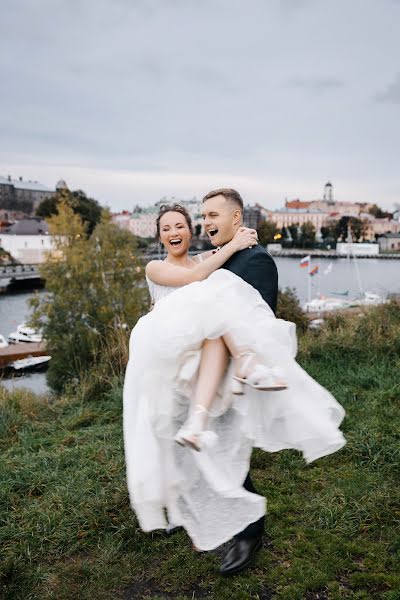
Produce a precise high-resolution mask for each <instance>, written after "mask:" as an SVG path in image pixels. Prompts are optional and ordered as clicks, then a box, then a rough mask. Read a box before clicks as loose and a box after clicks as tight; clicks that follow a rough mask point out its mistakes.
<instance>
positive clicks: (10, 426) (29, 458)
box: [0, 304, 400, 600]
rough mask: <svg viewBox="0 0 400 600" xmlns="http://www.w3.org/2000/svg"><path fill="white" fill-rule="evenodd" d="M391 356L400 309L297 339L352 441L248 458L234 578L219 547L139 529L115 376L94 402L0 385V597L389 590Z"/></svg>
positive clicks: (368, 594)
mask: <svg viewBox="0 0 400 600" xmlns="http://www.w3.org/2000/svg"><path fill="white" fill-rule="evenodd" d="M399 355H400V308H399V307H398V306H396V305H394V304H393V305H390V306H387V307H382V308H377V309H373V310H372V311H370V312H369V313H368V315H367V316H364V317H361V318H360V317H349V318H344V317H335V318H334V319H333V320H331V321H330V323H329V326H328V328H327V329H326V330H325V331H324V332H320V333H311V332H310V333H308V334H306V335H305V336H304V337H303V338H302V340H301V354H300V360H301V363H302V364H303V365H304V366H305V368H306V369H307V370H308V372H309V373H310V374H311V375H312V376H313V377H315V378H316V379H317V380H318V381H319V382H320V383H321V384H323V385H325V386H326V387H327V388H328V389H330V390H331V391H332V392H333V393H334V394H335V396H336V397H337V399H338V400H339V401H340V402H341V403H342V404H343V405H344V407H345V408H346V411H347V417H346V419H345V422H344V425H343V430H344V432H345V435H346V438H347V440H348V443H347V446H346V447H345V448H344V449H343V450H341V451H340V452H338V453H337V454H335V455H333V456H330V457H326V458H324V459H321V460H318V461H316V463H313V464H312V465H310V466H307V465H305V464H304V462H303V460H302V458H301V457H300V455H299V454H298V453H296V452H293V451H286V452H281V453H279V454H273V455H271V454H266V453H263V452H261V451H255V452H254V455H253V461H252V473H253V475H254V480H255V481H256V483H257V486H258V488H259V491H260V493H263V494H264V495H265V496H266V497H267V500H268V516H267V521H266V538H265V540H266V542H265V545H264V548H263V549H262V551H261V553H260V555H259V557H258V559H257V561H256V563H255V565H254V567H252V568H251V569H249V570H247V571H246V572H245V573H244V574H242V575H240V576H237V577H235V578H232V579H223V578H221V577H220V576H219V575H218V564H219V556H218V553H217V552H213V553H206V554H198V553H196V552H194V551H193V550H192V547H191V543H190V540H189V539H188V538H187V536H186V535H185V534H184V533H183V532H181V533H178V534H176V535H174V536H172V537H166V536H164V535H163V534H162V533H154V534H144V533H143V532H141V531H140V529H139V528H138V524H137V521H136V519H135V516H134V514H133V513H132V511H131V510H130V508H129V506H128V498H127V492H126V485H125V473H124V461H123V447H122V435H121V434H122V432H121V383H120V381H118V380H117V379H116V380H115V381H114V384H112V385H110V386H109V388H108V390H107V391H106V392H104V393H103V394H100V395H98V396H97V397H96V398H93V399H92V400H91V401H90V400H88V399H87V395H88V394H87V393H85V394H80V395H78V394H76V395H75V396H72V395H71V394H70V395H69V396H68V395H67V396H65V397H63V398H60V399H58V400H51V399H49V398H47V399H46V398H45V399H43V398H37V397H35V396H34V395H32V394H29V393H28V392H22V391H18V392H14V393H12V394H10V393H8V392H6V391H5V390H2V391H1V392H0V397H1V400H0V409H1V413H0V449H1V455H2V460H1V465H0V483H1V487H0V547H1V551H0V569H1V571H0V597H1V598H2V599H4V600H16V599H24V600H30V599H40V600H46V599H50V598H51V599H56V600H64V599H78V600H93V599H96V600H103V599H117V598H125V599H128V598H129V599H135V600H140V599H146V598H152V599H154V600H157V599H158V600H161V599H167V598H173V599H176V600H189V599H193V598H215V599H217V600H219V599H221V600H232V599H234V600H250V599H259V600H267V599H269V598H276V599H278V600H296V599H299V600H314V599H320V600H323V599H329V600H339V599H343V598H346V599H347V598H351V599H359V600H361V599H362V600H364V599H369V598H376V599H383V600H398V599H399V598H400V575H399V571H398V565H399V553H400V541H399V537H400V536H399V526H398V525H399V506H400V494H399V482H398V478H397V474H398V465H399V458H400V456H399V454H400V451H399V449H400V444H399V436H398V431H399V397H400V378H399V373H400V359H399ZM94 388H96V386H94ZM94 388H93V389H94ZM97 393H98V392H97Z"/></svg>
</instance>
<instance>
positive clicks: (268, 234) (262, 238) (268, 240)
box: [257, 221, 278, 246]
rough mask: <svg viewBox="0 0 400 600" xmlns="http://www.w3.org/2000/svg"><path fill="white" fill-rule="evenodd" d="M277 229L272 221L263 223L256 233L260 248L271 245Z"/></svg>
mask: <svg viewBox="0 0 400 600" xmlns="http://www.w3.org/2000/svg"><path fill="white" fill-rule="evenodd" d="M277 231H278V229H277V227H276V225H275V223H273V222H272V221H263V222H262V223H261V225H260V226H259V228H258V230H257V233H258V239H259V242H260V244H261V245H262V246H266V245H267V244H272V243H273V241H274V235H276V233H277Z"/></svg>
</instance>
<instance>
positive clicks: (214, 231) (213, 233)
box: [207, 229, 218, 237]
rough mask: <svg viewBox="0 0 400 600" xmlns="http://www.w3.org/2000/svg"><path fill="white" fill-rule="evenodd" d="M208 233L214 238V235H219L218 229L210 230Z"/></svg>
mask: <svg viewBox="0 0 400 600" xmlns="http://www.w3.org/2000/svg"><path fill="white" fill-rule="evenodd" d="M207 233H208V235H209V236H210V237H214V235H215V234H216V233H218V229H209V230H208V231H207Z"/></svg>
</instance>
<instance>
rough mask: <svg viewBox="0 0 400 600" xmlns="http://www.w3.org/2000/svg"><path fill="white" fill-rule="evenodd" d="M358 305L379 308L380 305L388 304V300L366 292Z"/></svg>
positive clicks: (358, 301)
mask: <svg viewBox="0 0 400 600" xmlns="http://www.w3.org/2000/svg"><path fill="white" fill-rule="evenodd" d="M356 303H357V305H360V306H378V305H379V304H386V303H387V300H386V298H382V296H380V295H379V294H375V293H374V292H365V294H364V297H363V298H361V299H360V300H357V301H356Z"/></svg>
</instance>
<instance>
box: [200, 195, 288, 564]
mask: <svg viewBox="0 0 400 600" xmlns="http://www.w3.org/2000/svg"><path fill="white" fill-rule="evenodd" d="M243 210H244V209H243V200H242V198H241V196H240V194H239V192H237V191H236V190H233V189H230V188H221V189H219V190H214V191H212V192H209V193H208V194H207V195H206V196H204V198H203V209H202V215H203V220H204V227H205V230H206V233H207V235H208V237H209V238H210V241H211V243H212V245H213V246H216V247H218V246H223V245H224V244H227V243H228V242H230V241H231V239H232V238H233V236H234V235H235V233H236V231H237V230H238V229H239V227H241V226H242V224H243ZM221 268H222V269H227V270H228V271H232V273H235V275H237V276H238V277H241V278H242V279H244V281H246V282H247V283H249V284H250V285H252V286H253V287H254V288H255V289H256V290H258V291H259V292H260V294H261V296H262V297H263V299H264V300H265V302H267V304H269V306H270V307H271V309H272V310H273V311H274V312H275V311H276V301H277V296H278V272H277V269H276V265H275V263H274V261H273V259H272V258H271V256H270V255H269V254H268V252H267V251H266V250H264V248H263V247H262V246H260V245H257V246H253V247H252V248H246V249H245V250H241V251H240V252H236V254H234V255H233V256H231V258H230V259H229V260H228V261H227V262H226V263H225V264H224V265H222V267H221ZM243 487H244V488H245V489H246V490H247V491H249V492H253V493H257V491H256V489H255V487H254V485H253V482H252V480H251V477H250V473H248V474H247V477H246V479H245V481H244V483H243ZM264 520H265V517H261V519H259V520H258V521H256V522H255V523H251V524H250V525H249V526H248V527H246V529H244V530H243V531H241V532H240V533H239V534H238V535H236V536H235V538H234V541H233V544H232V545H231V546H230V547H229V550H228V552H227V553H226V555H225V556H224V558H223V560H222V563H221V568H220V572H221V574H222V575H233V574H235V573H238V572H239V571H241V570H243V569H245V568H246V567H247V566H248V565H249V564H250V562H251V561H252V559H253V558H254V556H255V554H256V553H257V551H258V550H259V549H260V548H261V545H262V536H263V532H264Z"/></svg>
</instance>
